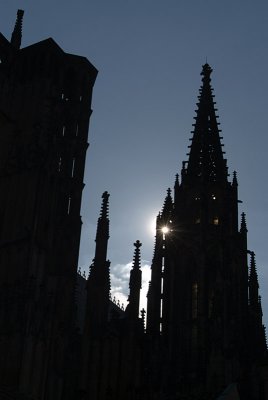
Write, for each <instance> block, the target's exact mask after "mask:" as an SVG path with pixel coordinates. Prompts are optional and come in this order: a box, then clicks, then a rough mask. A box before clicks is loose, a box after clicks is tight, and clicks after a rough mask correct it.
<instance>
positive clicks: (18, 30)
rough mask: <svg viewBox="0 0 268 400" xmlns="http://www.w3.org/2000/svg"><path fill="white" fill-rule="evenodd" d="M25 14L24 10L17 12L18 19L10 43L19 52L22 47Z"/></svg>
mask: <svg viewBox="0 0 268 400" xmlns="http://www.w3.org/2000/svg"><path fill="white" fill-rule="evenodd" d="M23 14H24V11H23V10H18V11H17V19H16V22H15V26H14V30H13V32H12V36H11V41H10V43H11V44H12V46H13V47H15V48H16V49H17V50H19V49H20V46H21V38H22V19H23Z"/></svg>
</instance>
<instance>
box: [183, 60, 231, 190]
mask: <svg viewBox="0 0 268 400" xmlns="http://www.w3.org/2000/svg"><path fill="white" fill-rule="evenodd" d="M211 73H212V68H211V67H210V66H209V64H207V63H206V64H205V65H203V68H202V72H201V75H202V86H201V89H200V91H199V92H200V96H198V99H199V102H198V103H197V110H196V117H195V120H196V122H195V124H194V130H193V138H192V144H191V146H190V153H189V161H188V166H187V173H186V174H185V171H184V174H182V175H184V176H186V177H187V179H188V178H191V179H192V180H197V181H201V182H205V183H208V182H224V181H226V180H227V167H226V160H225V159H224V158H223V151H222V144H221V141H220V139H221V137H220V134H219V133H220V129H219V128H218V125H219V123H218V121H217V115H216V108H215V107H214V105H215V102H214V100H213V98H214V96H213V94H212V92H213V89H212V87H211V84H210V81H211V79H210V75H211Z"/></svg>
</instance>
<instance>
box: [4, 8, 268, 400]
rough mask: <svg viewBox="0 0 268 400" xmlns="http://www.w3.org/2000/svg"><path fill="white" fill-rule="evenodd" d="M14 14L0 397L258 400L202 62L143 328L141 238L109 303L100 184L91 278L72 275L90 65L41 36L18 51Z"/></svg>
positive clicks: (250, 324) (250, 311)
mask: <svg viewBox="0 0 268 400" xmlns="http://www.w3.org/2000/svg"><path fill="white" fill-rule="evenodd" d="M22 18H23V12H22V11H21V10H19V11H18V15H17V21H16V24H15V28H14V31H13V34H12V38H11V41H10V42H9V41H8V40H7V39H6V38H5V37H4V36H3V35H1V34H0V60H1V63H0V88H1V91H0V215H1V230H0V250H1V251H0V399H8V398H10V399H29V400H30V399H35V400H37V399H40V400H41V399H42V400H63V399H64V400H79V399H81V400H82V399H87V400H126V399H128V400H164V399H167V400H175V399H178V400H179V399H185V400H190V399H196V400H197V399H198V400H202V399H206V400H209V399H211V400H212V399H217V398H218V399H221V398H224V399H237V400H238V399H241V400H251V399H253V400H265V399H267V398H268V366H267V349H266V338H265V329H264V327H263V325H262V310H261V301H260V297H259V292H258V290H259V284H258V276H257V268H256V261H255V254H254V252H252V251H249V250H248V246H247V226H246V219H245V214H242V216H241V224H240V226H239V224H238V219H239V216H238V197H237V186H238V184H237V177H236V174H235V173H234V176H233V179H232V182H229V180H228V170H227V163H226V160H225V158H224V152H223V151H222V144H221V137H220V130H219V127H218V125H219V124H218V121H217V116H216V113H215V102H214V100H213V97H214V96H213V94H212V88H211V85H210V75H211V72H212V70H211V68H210V66H209V65H208V64H205V65H204V66H203V69H202V73H201V74H202V87H201V89H200V96H199V102H198V108H197V115H196V122H195V125H194V129H193V132H192V133H193V137H192V139H191V142H192V143H191V146H190V152H189V159H188V161H187V162H183V167H182V171H181V179H180V182H179V177H178V175H177V176H176V181H175V186H174V195H172V193H171V190H170V189H169V190H168V193H167V196H166V199H165V201H164V205H163V209H162V211H161V213H159V215H158V217H157V224H156V241H155V249H154V256H153V262H152V276H151V282H150V284H149V290H148V307H147V326H146V329H145V311H144V310H142V312H141V316H140V315H139V297H140V288H141V281H142V280H141V270H140V248H141V243H140V242H139V241H136V242H135V243H134V247H135V251H134V258H133V266H132V270H131V273H130V283H129V288H130V293H129V298H128V306H127V307H126V310H124V309H123V308H122V307H121V306H120V305H119V304H117V303H116V302H115V301H112V300H111V298H110V262H109V260H107V246H108V239H109V194H108V193H107V192H104V193H103V196H102V206H101V212H100V217H99V220H98V224H97V233H96V251H95V257H94V260H93V262H92V265H91V267H90V273H89V277H88V278H86V276H82V275H81V272H79V271H78V273H77V261H78V251H79V242H80V233H81V218H80V207H81V196H82V190H83V186H84V184H83V175H84V166H85V156H86V150H87V147H88V143H87V136H88V125H89V118H90V114H91V98H92V89H93V85H94V82H95V79H96V76H97V71H96V69H95V68H94V67H93V66H92V64H90V62H89V61H88V60H86V59H85V58H83V57H79V56H74V55H71V54H66V53H65V52H64V51H63V50H62V49H61V48H60V47H59V46H58V45H57V44H56V43H55V42H54V41H53V39H47V40H44V41H41V42H39V43H36V44H34V45H32V46H28V47H26V48H23V49H20V46H21V38H22ZM248 257H249V258H250V265H249V267H248Z"/></svg>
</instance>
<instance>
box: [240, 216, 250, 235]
mask: <svg viewBox="0 0 268 400" xmlns="http://www.w3.org/2000/svg"><path fill="white" fill-rule="evenodd" d="M247 231H248V230H247V223H246V214H245V213H244V212H242V214H241V227H240V232H241V233H247Z"/></svg>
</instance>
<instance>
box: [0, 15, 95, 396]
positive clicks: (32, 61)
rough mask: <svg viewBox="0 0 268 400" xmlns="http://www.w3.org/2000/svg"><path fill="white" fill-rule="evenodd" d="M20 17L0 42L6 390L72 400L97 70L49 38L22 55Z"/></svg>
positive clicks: (0, 344)
mask: <svg viewBox="0 0 268 400" xmlns="http://www.w3.org/2000/svg"><path fill="white" fill-rule="evenodd" d="M22 16H23V11H21V10H19V11H18V14H17V20H16V24H15V28H14V31H13V34H12V38H11V42H9V41H8V40H7V39H6V38H5V37H4V36H3V35H1V34H0V59H1V63H0V88H1V90H0V125H1V133H0V147H1V150H0V193H1V194H0V210H1V211H0V216H1V230H0V303H1V306H0V353H1V357H0V387H1V385H5V386H10V387H13V388H15V389H16V390H18V391H22V392H23V393H28V394H31V395H32V396H33V397H35V396H36V397H38V398H42V399H44V400H45V399H52V398H53V399H55V400H56V399H60V398H61V396H64V395H65V397H66V398H69V397H68V396H70V395H71V393H70V390H69V389H67V388H65V381H66V379H65V377H66V374H67V375H68V374H69V375H70V376H72V373H70V371H68V368H69V366H70V365H71V364H72V357H73V352H72V350H70V348H69V345H70V342H71V341H72V340H73V335H74V319H75V318H74V313H75V302H74V297H75V282H76V270H77V262H78V251H79V242H80V233H81V217H80V207H81V196H82V190H83V187H84V184H83V176H84V168H85V157H86V151H87V147H88V141H87V139H88V127H89V119H90V115H91V99H92V90H93V86H94V82H95V79H96V76H97V70H96V69H95V67H94V66H93V65H92V64H91V63H90V62H89V61H88V60H87V59H86V58H84V57H80V56H76V55H73V54H68V53H65V52H64V51H63V50H62V49H61V48H60V47H59V46H58V45H57V43H56V42H55V41H54V40H53V39H51V38H49V39H46V40H43V41H41V42H39V43H35V44H33V45H30V46H28V47H25V48H21V38H22ZM69 375H68V376H69ZM68 384H69V379H67V385H68ZM65 392H66V393H65ZM68 393H69V394H68Z"/></svg>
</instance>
